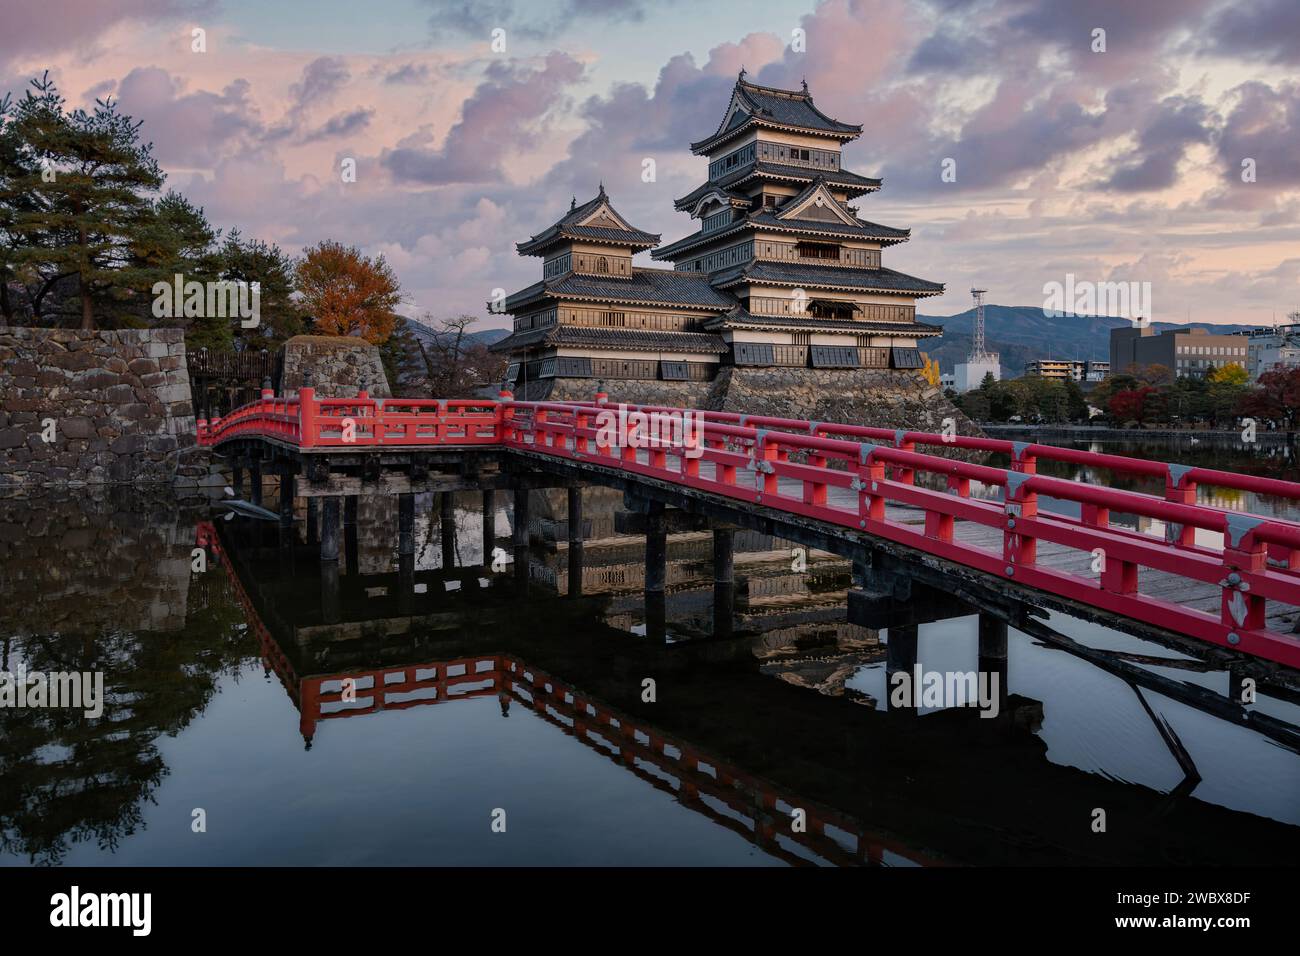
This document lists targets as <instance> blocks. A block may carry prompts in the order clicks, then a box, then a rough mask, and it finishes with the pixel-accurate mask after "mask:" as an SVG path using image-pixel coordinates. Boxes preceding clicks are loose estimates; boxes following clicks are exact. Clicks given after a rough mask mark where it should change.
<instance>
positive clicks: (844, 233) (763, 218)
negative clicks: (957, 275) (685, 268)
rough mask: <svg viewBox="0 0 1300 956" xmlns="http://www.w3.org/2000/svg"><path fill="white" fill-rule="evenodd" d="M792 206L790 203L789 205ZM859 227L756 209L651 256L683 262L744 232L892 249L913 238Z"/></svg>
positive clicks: (861, 223)
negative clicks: (823, 238)
mask: <svg viewBox="0 0 1300 956" xmlns="http://www.w3.org/2000/svg"><path fill="white" fill-rule="evenodd" d="M786 204H787V205H789V202H788V201H787V203H786ZM853 220H854V222H856V223H857V225H850V224H849V223H845V222H838V221H837V222H827V221H822V220H812V219H782V218H780V215H779V210H778V211H776V212H774V211H772V210H770V209H761V210H754V211H752V212H750V213H748V214H746V215H745V216H742V217H741V218H740V219H737V220H736V221H735V222H733V223H731V224H730V225H728V226H723V227H722V228H721V229H716V230H714V231H713V232H708V233H705V232H693V233H691V234H690V235H688V236H684V237H683V238H681V239H678V240H677V241H676V242H670V243H669V244H668V245H666V246H662V247H660V248H658V249H655V250H654V251H652V252H651V253H650V257H651V258H652V259H668V260H670V261H671V260H675V259H680V258H682V257H683V256H685V255H687V254H688V253H689V252H690V251H691V250H693V249H696V248H698V247H700V246H707V245H712V244H713V243H714V242H716V241H717V240H718V239H722V238H725V237H727V236H733V235H735V234H737V233H740V232H746V231H752V230H754V229H756V228H761V229H763V230H765V231H768V232H787V233H791V234H794V235H805V236H826V237H832V238H839V239H844V238H850V237H851V238H854V239H866V240H870V241H873V242H879V243H880V244H881V245H883V246H891V245H894V244H895V243H899V242H906V241H907V240H908V238H909V237H910V236H911V234H912V231H911V230H910V229H896V228H894V227H893V226H882V225H880V224H879V223H875V222H868V221H867V220H865V219H858V218H857V217H856V216H855V217H853Z"/></svg>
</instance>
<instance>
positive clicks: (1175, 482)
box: [1165, 471, 1196, 547]
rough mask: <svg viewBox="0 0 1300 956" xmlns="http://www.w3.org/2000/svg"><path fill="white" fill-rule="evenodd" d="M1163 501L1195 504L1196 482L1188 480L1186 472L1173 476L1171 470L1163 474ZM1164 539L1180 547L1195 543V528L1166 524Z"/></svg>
mask: <svg viewBox="0 0 1300 956" xmlns="http://www.w3.org/2000/svg"><path fill="white" fill-rule="evenodd" d="M1165 501H1172V502H1175V503H1176V504H1180V505H1194V504H1196V482H1194V481H1192V480H1190V479H1189V478H1188V477H1187V476H1186V473H1185V472H1184V473H1183V474H1181V475H1177V476H1175V474H1174V473H1173V472H1172V471H1171V472H1169V473H1167V474H1166V475H1165ZM1165 540H1166V541H1168V542H1169V543H1170V544H1176V545H1179V546H1180V547H1191V546H1192V545H1194V544H1196V528H1194V527H1192V526H1191V525H1181V526H1180V525H1168V526H1167V527H1166V528H1165Z"/></svg>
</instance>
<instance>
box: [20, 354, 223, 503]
mask: <svg viewBox="0 0 1300 956" xmlns="http://www.w3.org/2000/svg"><path fill="white" fill-rule="evenodd" d="M50 420H52V422H53V427H54V432H53V440H52V441H46V440H45V437H44V435H45V434H48V423H49V421H50ZM195 456H197V457H202V452H201V451H200V450H199V449H196V448H195V437H194V407H193V405H192V403H191V399H190V381H189V370H188V369H187V367H186V364H185V339H184V336H183V335H182V333H181V331H180V330H179V329H151V330H140V329H124V330H116V331H93V332H82V331H77V330H73V329H27V328H8V329H0V485H58V484H67V483H73V484H76V483H88V484H97V483H101V482H147V481H171V480H173V479H174V478H175V477H176V476H177V474H178V472H181V473H184V472H185V471H186V470H187V469H198V470H200V471H206V466H205V465H203V464H202V463H201V462H195V461H192V460H191V459H192V458H193V457H195Z"/></svg>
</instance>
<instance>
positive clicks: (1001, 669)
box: [979, 613, 1008, 714]
mask: <svg viewBox="0 0 1300 956" xmlns="http://www.w3.org/2000/svg"><path fill="white" fill-rule="evenodd" d="M979 669H980V671H981V672H982V673H985V674H988V675H989V680H990V681H992V680H993V678H994V677H995V676H996V677H997V681H998V685H997V697H998V713H999V714H1003V713H1006V703H1007V693H1008V691H1007V622H1006V621H1004V620H1002V619H1001V618H997V617H994V616H993V615H992V614H987V613H981V614H980V622H979Z"/></svg>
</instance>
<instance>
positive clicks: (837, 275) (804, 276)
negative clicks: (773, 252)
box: [712, 259, 944, 295]
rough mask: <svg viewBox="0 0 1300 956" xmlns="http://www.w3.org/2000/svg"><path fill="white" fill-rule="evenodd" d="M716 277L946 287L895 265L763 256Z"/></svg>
mask: <svg viewBox="0 0 1300 956" xmlns="http://www.w3.org/2000/svg"><path fill="white" fill-rule="evenodd" d="M712 281H713V284H714V285H715V286H717V287H718V288H719V289H725V288H727V287H728V286H732V285H738V284H740V283H742V282H758V283H766V284H769V285H791V286H812V287H818V286H822V287H833V288H839V289H853V290H856V291H862V292H906V293H911V294H920V295H940V294H941V293H942V292H943V290H944V286H943V283H942V282H929V281H927V280H925V279H918V278H917V277H916V276H909V275H907V274H906V273H903V272H896V271H894V270H893V269H885V268H880V269H846V268H844V267H842V266H810V265H804V264H803V263H797V262H766V261H764V260H762V259H755V260H752V261H750V262H747V263H745V264H744V265H740V266H735V267H734V268H731V269H725V270H723V271H721V272H717V273H714V274H713V276H712Z"/></svg>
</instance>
